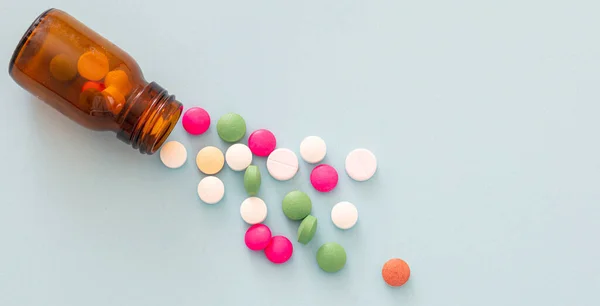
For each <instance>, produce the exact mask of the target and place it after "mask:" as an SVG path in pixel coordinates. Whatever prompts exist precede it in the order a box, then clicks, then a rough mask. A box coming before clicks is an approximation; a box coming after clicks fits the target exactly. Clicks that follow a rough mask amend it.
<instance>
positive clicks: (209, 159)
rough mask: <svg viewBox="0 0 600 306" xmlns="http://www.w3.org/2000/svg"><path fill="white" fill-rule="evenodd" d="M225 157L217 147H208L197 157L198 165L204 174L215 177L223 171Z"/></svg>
mask: <svg viewBox="0 0 600 306" xmlns="http://www.w3.org/2000/svg"><path fill="white" fill-rule="evenodd" d="M224 164H225V157H224V156H223V152H221V150H219V148H217V147H213V146H208V147H204V148H202V150H200V151H199V152H198V155H196V165H197V166H198V169H200V171H202V173H204V174H208V175H213V174H216V173H218V172H219V171H221V169H223V165H224Z"/></svg>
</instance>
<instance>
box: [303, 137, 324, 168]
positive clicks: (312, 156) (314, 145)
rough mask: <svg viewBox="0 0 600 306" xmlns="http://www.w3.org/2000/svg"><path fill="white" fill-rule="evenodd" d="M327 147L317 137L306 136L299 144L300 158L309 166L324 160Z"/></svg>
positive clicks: (321, 139)
mask: <svg viewBox="0 0 600 306" xmlns="http://www.w3.org/2000/svg"><path fill="white" fill-rule="evenodd" d="M325 154H327V145H326V144H325V140H323V138H321V137H319V136H308V137H306V138H304V140H302V142H301V143H300V156H302V159H304V161H305V162H307V163H309V164H316V163H318V162H320V161H322V160H323V158H325Z"/></svg>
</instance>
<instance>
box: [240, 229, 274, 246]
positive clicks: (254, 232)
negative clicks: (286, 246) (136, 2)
mask: <svg viewBox="0 0 600 306" xmlns="http://www.w3.org/2000/svg"><path fill="white" fill-rule="evenodd" d="M244 242H245V243H246V246H247V247H248V248H249V249H250V250H252V251H260V250H264V249H265V248H266V247H267V245H269V243H270V242H271V230H270V229H269V227H268V226H266V225H264V224H254V225H252V226H251V227H250V228H249V229H248V230H247V231H246V235H245V236H244Z"/></svg>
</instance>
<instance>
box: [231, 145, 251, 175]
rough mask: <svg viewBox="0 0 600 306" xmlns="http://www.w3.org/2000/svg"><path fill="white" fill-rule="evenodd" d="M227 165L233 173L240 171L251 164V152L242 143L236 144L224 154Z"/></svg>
mask: <svg viewBox="0 0 600 306" xmlns="http://www.w3.org/2000/svg"><path fill="white" fill-rule="evenodd" d="M225 160H226V161H227V165H228V166H229V168H231V170H233V171H242V170H245V169H246V168H248V166H250V164H251V163H252V152H250V149H249V148H248V146H246V145H245V144H243V143H236V144H234V145H232V146H231V147H229V149H227V151H226V152H225Z"/></svg>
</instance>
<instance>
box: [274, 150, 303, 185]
mask: <svg viewBox="0 0 600 306" xmlns="http://www.w3.org/2000/svg"><path fill="white" fill-rule="evenodd" d="M267 170H268V171H269V174H270V175H271V176H272V177H273V178H274V179H276V180H279V181H287V180H289V179H291V178H292V177H294V175H296V172H298V157H297V156H296V154H295V153H294V152H293V151H292V150H290V149H283V148H282V149H276V150H275V151H273V152H271V154H269V157H268V158H267Z"/></svg>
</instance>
